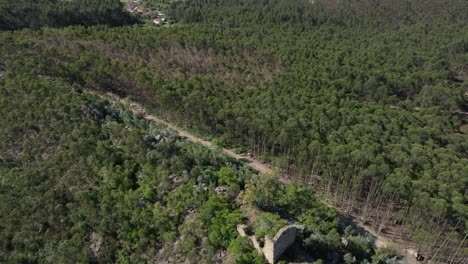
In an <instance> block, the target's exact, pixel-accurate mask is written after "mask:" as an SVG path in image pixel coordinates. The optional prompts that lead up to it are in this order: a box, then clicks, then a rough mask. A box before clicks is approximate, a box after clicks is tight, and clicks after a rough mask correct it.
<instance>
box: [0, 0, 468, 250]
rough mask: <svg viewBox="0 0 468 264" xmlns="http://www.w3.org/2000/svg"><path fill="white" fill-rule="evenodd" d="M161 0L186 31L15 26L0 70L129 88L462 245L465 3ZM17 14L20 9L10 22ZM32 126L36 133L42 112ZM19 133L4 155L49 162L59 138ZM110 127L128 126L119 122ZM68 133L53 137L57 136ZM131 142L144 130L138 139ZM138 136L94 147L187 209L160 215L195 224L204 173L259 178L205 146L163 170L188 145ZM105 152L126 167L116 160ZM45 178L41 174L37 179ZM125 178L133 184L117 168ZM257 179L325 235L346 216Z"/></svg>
mask: <svg viewBox="0 0 468 264" xmlns="http://www.w3.org/2000/svg"><path fill="white" fill-rule="evenodd" d="M97 2H101V1H96V4H97ZM102 2H103V3H107V1H102ZM146 2H148V3H149V2H153V3H154V1H146ZM161 2H163V3H164V4H168V5H170V6H169V7H168V8H169V10H171V13H172V14H171V15H172V16H173V17H175V18H177V19H178V20H179V24H178V25H176V26H174V27H169V28H155V27H149V26H133V27H118V28H111V27H107V26H93V27H84V26H74V27H68V28H64V29H60V30H59V29H46V28H44V29H42V30H38V31H32V30H22V31H16V32H13V33H11V32H3V33H2V34H1V35H0V62H1V63H0V71H1V72H0V75H4V77H0V78H4V79H5V80H8V79H9V78H12V77H13V76H21V75H23V74H27V75H28V76H33V77H34V78H36V77H37V78H39V77H40V76H42V77H41V78H47V77H51V78H54V80H55V79H61V80H62V81H64V82H67V83H69V84H71V83H76V84H77V86H79V87H86V88H92V89H96V90H99V91H112V92H114V93H117V94H119V95H130V96H131V97H132V99H134V100H137V101H139V102H140V103H142V104H144V105H145V106H146V107H148V108H150V109H152V110H155V111H158V113H159V114H161V115H162V116H164V117H165V118H167V119H169V120H171V121H173V122H177V123H178V124H180V125H187V126H189V127H191V128H192V129H193V130H195V131H197V132H199V133H201V134H205V135H211V136H216V137H218V138H219V142H223V144H227V145H232V146H242V147H243V148H246V149H248V150H249V151H250V152H252V153H253V154H254V155H256V156H257V157H260V158H262V159H264V160H266V161H268V162H270V163H273V164H274V165H277V166H279V167H281V168H282V169H284V170H286V171H287V172H288V174H290V175H293V176H296V177H297V178H300V179H303V180H304V181H306V182H308V183H313V185H314V187H315V188H316V189H317V190H318V191H320V192H321V193H322V194H323V195H324V196H326V197H327V198H329V199H332V200H334V201H335V202H336V204H338V206H341V207H342V208H344V209H345V210H347V211H350V212H355V213H356V214H358V215H360V216H362V217H363V218H365V219H366V220H367V221H371V222H372V224H373V225H374V226H377V227H388V226H391V225H392V224H393V223H397V224H395V225H399V226H398V229H399V230H402V231H401V233H402V235H403V236H404V237H405V238H407V239H410V240H417V241H418V242H419V243H421V244H423V245H428V246H427V247H432V248H427V249H426V251H428V252H429V251H432V252H434V251H435V250H437V248H438V247H439V245H441V244H442V242H443V241H444V240H445V238H443V237H438V232H442V231H443V232H442V233H443V234H452V232H454V233H453V234H456V235H453V236H452V238H450V239H449V241H452V239H453V240H454V241H455V242H449V243H450V246H447V247H446V248H442V249H441V250H440V252H441V253H440V254H443V253H444V252H449V251H450V250H449V249H456V248H457V247H458V246H459V244H460V242H461V240H462V238H463V234H464V233H466V226H467V224H466V223H467V217H468V216H467V212H468V209H467V208H468V207H467V206H466V204H467V197H466V189H467V187H466V178H467V175H468V170H467V168H468V160H467V158H468V156H467V153H468V143H467V142H468V134H467V133H466V126H467V118H466V114H464V113H463V112H466V111H467V110H468V108H467V106H468V103H467V99H468V97H467V96H466V91H467V89H468V84H467V80H468V71H467V69H468V62H467V59H468V57H467V56H466V54H467V53H468V45H467V43H468V39H467V37H466V36H467V32H468V27H467V25H468V20H467V14H468V10H467V9H468V5H467V3H466V1H462V0H455V1H451V0H450V1H449V0H441V1H439V0H414V1H404V0H397V1H390V0H380V1H370V0H364V1H354V0H352V1H322V0H316V1H308V0H307V1H306V0H304V1H302V0H299V1H287V0H269V1H267V0H255V1H243V0H194V1H161ZM5 3H6V2H5ZM2 4H3V2H2ZM64 5H65V3H64ZM66 5H68V3H66ZM90 6H92V5H91V4H90ZM2 8H3V9H1V10H2V11H5V8H4V7H2ZM8 12H9V11H8ZM8 12H7V13H8ZM41 12H42V11H41ZM54 12H55V11H54ZM33 14H34V12H33ZM16 17H17V16H15V19H16ZM5 19H9V20H10V19H13V17H12V16H9V15H5V16H3V15H2V16H0V20H1V21H4V20H5ZM24 21H27V20H24ZM38 21H40V20H38ZM64 21H66V20H64ZM15 23H19V22H15ZM28 23H29V22H28ZM83 23H84V22H83ZM99 23H100V22H99ZM5 24H8V23H5V22H2V23H1V25H5ZM13 24H14V23H13ZM26 26H28V25H22V26H21V27H26ZM5 80H3V79H0V82H5ZM31 82H33V81H31ZM70 86H71V85H70ZM44 97H47V96H44ZM5 100H7V99H5ZM13 102H15V101H14V100H13ZM13 102H11V104H13ZM26 102H27V101H26ZM24 107H25V105H12V106H11V107H10V108H15V109H16V108H24ZM100 107H101V106H93V108H92V109H94V108H96V109H95V110H92V111H93V112H92V117H95V118H101V117H102V116H107V114H106V113H105V112H102V111H101V109H100ZM19 111H25V110H24V109H22V110H19ZM59 113H61V111H59ZM8 114H10V113H7V115H6V116H8ZM46 114H47V116H49V115H52V116H54V115H59V114H58V113H55V112H54V111H48V112H46ZM10 115H11V114H10ZM19 116H21V115H20V114H19ZM11 118H12V120H16V119H17V118H18V117H17V116H13V117H11ZM112 118H116V117H112ZM120 121H122V120H119V122H120ZM26 125H30V126H31V127H28V129H29V130H31V131H35V129H36V127H35V126H34V124H33V123H32V122H29V123H26ZM9 126H10V125H9ZM9 129H10V130H11V131H9V132H8V133H9V134H8V135H6V136H5V140H4V143H2V144H4V145H3V146H4V147H3V148H2V149H1V150H2V152H3V153H6V154H3V155H7V156H8V155H13V156H14V155H16V154H15V153H17V152H18V151H20V150H21V149H25V150H26V151H24V152H21V153H22V156H21V157H22V158H24V159H27V160H28V159H31V161H29V160H28V163H27V164H35V163H34V159H35V158H37V153H42V152H43V151H52V150H50V149H48V147H50V146H49V144H51V143H48V141H46V140H42V142H41V144H40V146H41V147H40V149H39V150H34V151H32V150H30V149H31V148H30V145H29V144H30V143H28V142H27V143H25V144H23V143H21V144H20V143H19V142H21V141H18V140H17V139H16V135H18V134H20V135H22V134H23V133H24V131H29V130H27V129H26V130H25V128H22V127H17V126H16V125H14V124H13V125H11V127H10V128H9ZM106 129H109V130H111V131H115V130H117V131H119V130H120V129H119V128H118V126H117V127H115V125H109V127H107V128H106ZM98 130H99V129H98ZM73 131H74V135H75V136H76V138H77V139H76V140H77V141H79V143H76V144H73V145H72V146H73V148H72V149H73V151H76V152H77V153H78V154H80V155H81V153H86V151H87V150H88V149H89V147H86V146H87V145H86V144H87V143H89V142H87V139H88V138H89V136H88V134H84V135H82V134H80V133H84V132H83V131H82V130H79V129H75V130H73ZM85 132H86V131H85ZM30 133H32V134H33V135H34V133H37V132H30ZM86 133H95V132H86ZM62 134H64V133H59V132H51V133H50V137H51V138H52V140H53V141H52V142H56V141H60V137H61V135H62ZM127 136H128V138H129V140H130V139H131V138H133V139H134V138H138V136H139V134H138V133H136V132H131V133H130V132H128V133H127V134H126V135H125V138H127ZM68 137H69V138H71V139H74V138H73V137H71V136H68ZM25 138H28V137H25ZM81 141H83V142H81ZM124 141H125V140H124ZM124 141H122V142H121V141H119V138H118V137H117V138H113V140H112V142H114V143H119V144H121V146H120V147H121V149H122V150H121V151H119V152H113V151H111V150H109V149H108V146H107V145H108V144H107V142H106V144H104V143H101V144H95V145H96V147H95V148H96V149H97V150H98V153H99V155H96V159H97V160H98V161H99V162H101V163H102V164H101V163H97V164H98V165H97V166H99V173H101V174H102V175H105V176H106V177H105V179H106V182H108V183H109V185H110V186H112V188H117V189H118V190H122V191H128V190H133V189H135V188H136V189H137V190H138V189H139V186H138V185H139V183H138V180H135V176H134V175H135V173H136V172H140V170H141V171H144V172H145V181H147V182H148V186H146V187H144V188H143V189H141V190H139V194H141V195H142V196H143V197H144V198H145V199H150V200H151V199H157V200H158V201H161V202H162V203H163V204H162V205H161V206H165V204H164V203H165V202H166V201H167V202H169V201H170V202H171V204H173V205H174V209H175V210H176V211H175V212H172V211H170V210H169V209H168V210H167V212H165V211H164V210H162V212H161V214H162V215H164V214H165V213H168V214H172V213H176V214H177V216H178V218H181V217H183V213H182V212H183V210H185V209H190V208H192V207H196V206H200V202H199V201H195V199H191V198H192V197H188V195H187V194H186V193H184V192H185V191H187V192H188V191H190V193H191V194H193V195H194V196H196V197H197V198H200V197H199V196H198V195H199V194H198V193H197V191H195V190H192V187H193V185H195V184H197V183H204V184H206V185H207V186H215V185H217V184H219V183H222V184H226V185H230V184H233V185H235V184H238V183H239V179H245V178H246V177H244V176H241V177H239V178H238V179H236V178H235V177H232V176H233V174H232V173H231V172H230V171H227V170H224V169H221V168H222V167H223V166H224V165H226V164H224V165H222V166H219V164H220V163H219V162H220V161H219V160H217V159H216V158H213V157H212V156H210V155H208V154H206V153H205V154H203V155H201V156H202V157H200V158H199V159H191V158H187V157H186V156H185V155H182V156H181V155H176V156H177V157H171V158H170V161H167V162H161V164H160V163H159V161H160V160H165V159H166V157H169V156H171V155H172V154H171V153H174V151H175V150H177V148H175V147H174V146H173V145H165V144H161V145H157V146H155V147H154V149H150V150H149V151H148V153H142V152H140V151H139V150H140V149H142V148H143V149H145V146H146V144H147V143H145V142H138V141H136V140H132V142H131V143H130V142H127V144H125V142H124ZM94 143H95V142H91V143H90V144H91V145H92V146H94V145H93V144H94ZM12 150H14V151H12ZM60 150H61V151H62V149H60ZM186 151H188V153H191V154H195V155H197V156H198V153H193V152H190V150H186ZM121 152H124V153H127V154H126V155H124V154H122V153H121ZM78 154H74V156H75V157H79V156H80V155H78ZM191 154H190V155H191ZM127 156H131V157H132V161H131V162H130V161H126V157H127ZM107 157H111V158H112V159H115V160H117V161H118V162H116V163H115V164H114V163H110V164H107V163H105V162H104V163H103V160H104V161H105V160H106V158H107ZM1 159H2V160H1V162H2V165H4V164H5V165H4V166H5V167H6V168H2V169H1V172H2V173H4V172H10V169H11V170H17V169H18V168H16V167H15V165H14V164H15V163H14V159H12V158H11V157H9V156H8V157H1ZM85 161H86V159H85ZM83 162H84V161H83ZM76 164H80V163H79V162H76ZM208 164H216V166H218V167H216V168H212V167H211V166H208ZM101 165H105V166H101ZM51 167H52V168H53V166H51ZM102 167H103V168H102ZM184 171H186V172H185V173H186V174H187V175H186V176H184V182H183V185H181V187H180V188H181V189H180V191H181V192H180V193H179V192H177V191H175V194H172V195H173V197H171V198H169V197H166V196H170V195H166V194H168V193H169V192H171V191H172V189H171V186H170V182H171V180H170V179H169V176H170V175H171V174H172V173H176V174H180V175H182V174H183V173H184ZM18 173H20V172H18ZM21 173H22V172H21ZM237 173H238V174H239V175H244V174H247V175H248V174H249V173H247V172H245V170H240V171H237ZM44 174H47V173H45V172H44V170H39V169H38V170H37V175H38V177H40V178H44V177H46V176H45V175H44ZM101 174H100V175H101ZM120 174H121V175H125V177H126V178H124V179H121V178H119V177H117V176H116V175H120ZM27 175H29V174H27ZM34 175H36V173H34ZM27 178H33V179H35V178H34V177H32V176H30V175H29V176H28V177H27ZM138 179H139V178H138ZM268 180H269V179H265V181H268ZM252 184H253V183H252ZM274 184H276V183H274ZM241 185H242V184H241ZM150 186H151V187H150ZM239 187H242V186H239ZM258 187H259V188H258V197H255V196H252V195H250V196H248V195H247V197H250V198H251V200H250V201H251V202H252V204H254V205H256V206H259V207H261V208H262V209H264V210H273V211H275V212H280V213H281V214H286V215H292V216H293V217H295V218H297V219H302V220H303V221H304V222H305V223H307V225H308V226H309V228H310V229H311V230H315V232H317V233H319V234H320V235H323V236H325V235H328V234H329V232H330V230H333V229H334V226H335V224H333V221H327V224H318V223H317V222H316V221H317V220H316V218H322V217H325V218H327V219H328V217H329V216H330V217H332V215H333V214H332V213H328V212H327V211H325V213H323V214H322V213H320V212H314V211H313V210H304V208H302V207H300V206H298V205H297V204H298V203H306V204H307V205H311V206H312V207H314V205H313V203H315V201H313V199H309V198H301V197H300V196H298V195H296V194H301V193H302V192H303V191H302V190H300V189H298V188H297V187H288V188H291V189H289V190H284V189H283V187H280V186H279V185H274V186H273V187H271V186H269V183H268V182H263V183H262V181H260V182H259V183H258ZM182 190H183V191H182ZM236 192H237V190H233V191H232V193H236ZM288 193H289V194H288ZM247 194H248V193H247ZM118 195H120V194H115V196H118ZM202 196H203V195H202ZM288 196H291V197H295V198H291V197H288ZM179 198H180V201H179ZM207 198H208V197H207V196H203V199H207ZM309 202H310V203H311V204H309ZM109 203H112V201H109ZM287 204H288V205H287ZM128 207H130V206H128ZM382 212H386V213H382ZM162 222H164V221H162ZM328 224H330V226H328ZM400 225H401V226H400ZM400 227H401V228H400ZM167 228H168V229H170V230H172V231H170V232H176V231H173V230H176V228H175V227H171V226H170V225H168V227H167ZM171 228H172V229H171ZM170 232H168V233H170ZM168 233H166V234H168ZM399 233H400V232H399ZM136 236H137V235H135V237H136ZM168 237H171V236H170V235H168ZM331 237H334V236H333V235H331ZM330 241H334V239H330ZM428 241H430V243H428ZM195 242H200V241H197V240H196V239H194V240H193V244H195V245H196V244H197V243H195ZM449 243H447V244H449ZM330 244H333V243H330ZM31 246H34V243H32V244H31ZM63 247H67V244H64V245H63ZM70 248H72V247H70ZM64 252H66V250H65V249H64ZM460 252H462V250H460ZM323 259H325V257H324V258H323Z"/></svg>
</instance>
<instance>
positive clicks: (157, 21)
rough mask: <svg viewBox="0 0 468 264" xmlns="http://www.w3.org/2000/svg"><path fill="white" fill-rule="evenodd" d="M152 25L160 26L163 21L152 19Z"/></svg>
mask: <svg viewBox="0 0 468 264" xmlns="http://www.w3.org/2000/svg"><path fill="white" fill-rule="evenodd" d="M153 23H154V24H156V25H161V24H162V23H163V21H162V20H161V18H159V17H157V18H155V19H153Z"/></svg>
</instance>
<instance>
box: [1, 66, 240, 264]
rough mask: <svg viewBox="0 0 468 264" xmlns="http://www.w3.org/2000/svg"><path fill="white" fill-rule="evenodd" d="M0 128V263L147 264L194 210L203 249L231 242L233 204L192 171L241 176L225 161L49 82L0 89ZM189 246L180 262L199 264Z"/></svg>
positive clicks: (236, 218)
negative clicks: (159, 138) (208, 188)
mask: <svg viewBox="0 0 468 264" xmlns="http://www.w3.org/2000/svg"><path fill="white" fill-rule="evenodd" d="M0 121H1V123H2V125H1V126H0V137H1V138H2V141H1V142H0V150H1V153H2V154H1V155H0V161H1V164H0V173H1V183H0V198H1V200H2V203H1V204H0V238H1V239H0V262H6V263H12V262H28V263H29V262H39V263H41V262H56V263H76V262H93V261H99V262H116V261H124V262H125V261H128V262H146V261H149V258H153V257H155V256H156V255H157V253H158V251H159V250H161V249H162V247H164V246H165V245H171V244H173V243H174V242H175V241H177V240H178V239H179V237H181V236H185V233H184V232H187V231H184V230H186V229H184V228H185V227H187V226H191V225H194V224H196V223H197V221H195V222H190V221H184V218H185V217H186V215H187V212H190V211H191V210H197V209H198V208H200V214H199V216H198V215H194V216H193V217H194V219H197V218H198V217H199V218H200V219H202V221H203V222H205V223H206V224H207V225H206V226H204V225H201V227H200V228H198V229H193V228H190V230H191V231H196V232H192V234H194V237H195V239H199V238H203V237H209V238H210V240H209V241H210V243H208V244H206V245H204V247H206V248H218V247H224V248H227V247H228V246H229V243H230V242H231V241H232V240H234V239H235V237H236V229H235V225H236V224H238V223H240V222H241V218H242V217H241V215H240V213H239V211H237V210H236V206H235V205H234V204H233V202H232V200H230V199H228V198H224V197H218V196H216V195H214V196H210V199H208V194H207V192H208V191H203V189H200V188H199V187H198V186H197V185H194V182H195V179H196V178H197V177H198V174H197V171H199V170H198V169H197V168H199V169H200V170H201V171H203V170H208V169H211V170H214V171H218V170H229V171H230V173H233V174H235V175H236V174H237V173H239V174H244V175H245V174H246V173H245V172H241V171H242V170H246V169H240V164H238V163H236V162H234V161H232V160H227V159H226V158H225V157H222V156H220V155H219V154H216V153H213V152H212V151H210V150H207V149H205V148H203V147H201V146H195V145H192V144H189V143H187V142H185V141H181V140H180V139H179V138H177V137H176V136H173V135H171V134H169V133H167V132H166V131H164V130H161V129H159V128H156V127H153V126H152V125H149V124H148V123H147V122H146V121H143V120H141V119H138V118H136V117H134V115H133V114H131V113H130V112H126V111H124V110H122V108H119V107H118V106H112V105H111V104H109V102H107V101H104V100H102V99H101V98H99V97H97V96H95V95H92V94H90V93H81V92H79V89H72V88H71V85H69V84H67V83H65V82H63V81H61V80H58V79H52V78H48V77H39V76H38V77H31V76H27V75H19V76H16V77H15V78H7V79H1V80H0ZM157 135H165V136H166V138H167V140H166V141H165V142H159V143H158V142H157V141H154V140H148V138H152V137H156V136H157ZM174 174H176V175H177V176H178V177H180V178H181V179H182V181H183V182H182V183H181V184H180V185H179V186H177V185H175V184H174V183H173V177H171V175H174ZM239 183H240V181H239ZM207 199H208V201H207ZM206 201H207V202H206ZM212 201H218V202H212ZM213 203H214V204H215V205H212V204H213ZM199 222H200V221H199ZM189 241H190V237H189V238H188V239H187V240H186V241H185V240H184V243H185V245H187V246H186V247H185V248H184V247H183V246H181V247H180V248H177V252H178V253H179V254H180V255H179V256H180V257H181V258H185V257H187V258H190V257H192V258H193V259H195V260H196V259H199V258H201V257H205V256H202V255H201V254H200V252H199V251H198V250H197V249H196V247H197V243H193V244H190V243H189ZM195 241H196V240H195ZM184 243H182V242H181V245H184ZM194 252H195V253H194ZM209 257H210V256H208V257H207V258H209Z"/></svg>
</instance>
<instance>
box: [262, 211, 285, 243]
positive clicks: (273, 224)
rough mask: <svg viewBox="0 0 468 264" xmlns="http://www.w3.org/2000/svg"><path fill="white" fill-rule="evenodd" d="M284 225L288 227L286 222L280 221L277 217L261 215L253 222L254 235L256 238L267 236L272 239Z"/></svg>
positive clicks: (270, 214)
mask: <svg viewBox="0 0 468 264" xmlns="http://www.w3.org/2000/svg"><path fill="white" fill-rule="evenodd" d="M286 225H288V221H286V220H284V219H281V217H280V216H279V215H276V214H272V213H261V214H260V215H259V216H257V219H256V220H255V235H256V236H258V237H264V236H266V235H268V236H270V237H271V238H273V237H274V236H275V235H276V233H278V231H279V230H280V229H281V228H282V227H285V226H286Z"/></svg>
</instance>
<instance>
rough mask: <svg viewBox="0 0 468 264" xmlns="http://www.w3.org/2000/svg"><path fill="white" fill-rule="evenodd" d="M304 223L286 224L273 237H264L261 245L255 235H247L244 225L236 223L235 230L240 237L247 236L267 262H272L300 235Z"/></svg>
mask: <svg viewBox="0 0 468 264" xmlns="http://www.w3.org/2000/svg"><path fill="white" fill-rule="evenodd" d="M304 228H305V226H304V225H288V226H285V227H283V228H281V229H280V230H279V231H278V233H277V234H276V235H275V237H274V238H271V237H269V236H266V237H265V245H264V246H263V247H262V245H261V243H260V241H259V239H258V237H257V236H248V235H247V232H246V229H247V226H246V225H238V226H237V231H238V232H239V235H240V236H242V237H246V236H248V237H249V239H250V241H251V242H252V244H253V246H254V248H255V249H257V250H258V252H259V253H260V255H263V256H264V257H265V258H266V260H267V261H268V263H270V264H274V263H276V262H277V261H278V259H279V258H280V257H281V255H283V253H284V252H285V251H286V250H287V249H288V248H289V247H290V246H291V245H292V244H294V242H295V241H296V238H297V236H299V235H302V233H303V231H304Z"/></svg>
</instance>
